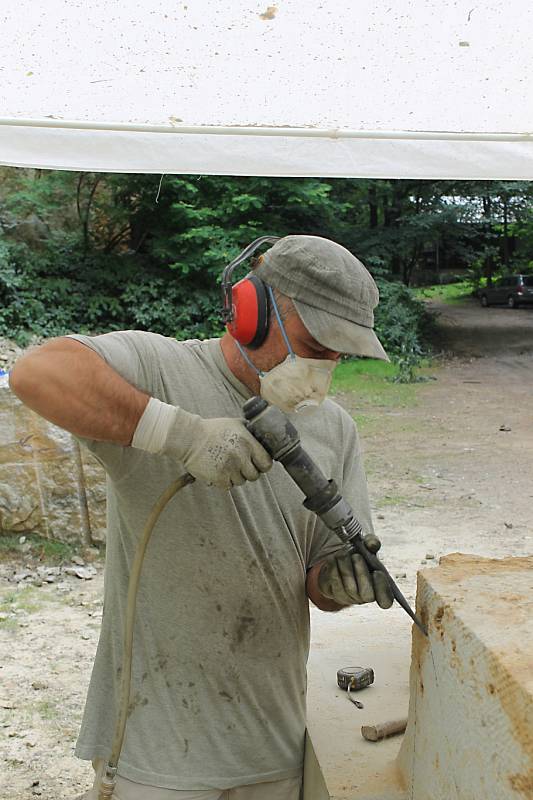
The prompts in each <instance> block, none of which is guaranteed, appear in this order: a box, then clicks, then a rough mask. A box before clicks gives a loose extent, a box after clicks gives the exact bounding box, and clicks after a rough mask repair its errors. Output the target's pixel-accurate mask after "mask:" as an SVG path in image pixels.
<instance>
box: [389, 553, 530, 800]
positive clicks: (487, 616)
mask: <svg viewBox="0 0 533 800" xmlns="http://www.w3.org/2000/svg"><path fill="white" fill-rule="evenodd" d="M418 580H419V583H418V597H417V605H418V611H419V613H420V614H421V615H422V618H423V620H424V622H425V623H426V624H427V626H428V632H429V637H428V638H426V637H424V636H423V634H421V633H420V631H419V630H418V629H417V628H416V627H413V646H412V660H411V673H410V705H409V724H408V727H407V731H406V734H405V738H404V741H403V743H402V747H401V750H400V755H399V759H398V763H399V766H400V770H401V774H402V776H403V779H404V781H405V784H406V788H407V797H409V800H526V799H529V800H531V798H533V557H530V558H508V559H501V560H499V559H485V558H479V557H477V556H467V555H458V554H454V555H451V556H447V557H445V558H444V559H442V560H441V563H440V565H439V567H438V568H436V569H432V570H425V571H424V572H421V573H419V578H418Z"/></svg>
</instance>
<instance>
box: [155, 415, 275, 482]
mask: <svg viewBox="0 0 533 800" xmlns="http://www.w3.org/2000/svg"><path fill="white" fill-rule="evenodd" d="M174 411H175V418H174V420H173V421H172V424H171V426H170V428H169V431H168V434H167V437H166V440H165V443H164V446H163V448H162V449H161V451H160V452H161V453H164V454H166V455H169V456H173V457H175V458H176V459H177V460H179V461H181V462H182V463H183V464H184V465H185V468H186V469H187V471H188V472H190V474H191V475H193V476H194V477H195V478H199V479H200V480H203V481H206V482H207V483H209V484H211V485H213V486H217V487H218V488H220V489H231V487H232V486H240V485H241V484H243V483H244V482H245V481H255V480H257V478H259V476H260V474H261V472H267V471H268V470H269V469H270V467H271V466H272V459H271V457H270V456H269V454H268V453H267V451H266V450H265V449H264V447H263V446H262V445H260V444H259V442H258V441H257V439H255V438H254V437H253V436H252V434H251V433H250V432H249V431H248V430H247V429H246V428H245V426H244V423H243V422H242V421H241V420H239V419H232V418H231V417H222V418H216V419H203V417H199V416H198V415H197V414H190V413H189V412H188V411H184V410H183V409H182V408H179V407H178V406H175V407H174Z"/></svg>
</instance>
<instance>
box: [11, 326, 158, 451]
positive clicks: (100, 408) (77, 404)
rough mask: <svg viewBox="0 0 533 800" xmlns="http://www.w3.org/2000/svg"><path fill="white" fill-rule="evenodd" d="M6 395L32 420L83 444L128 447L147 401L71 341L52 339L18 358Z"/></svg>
mask: <svg viewBox="0 0 533 800" xmlns="http://www.w3.org/2000/svg"><path fill="white" fill-rule="evenodd" d="M9 385H10V387H11V390H12V391H13V392H14V393H15V394H16V395H17V397H19V398H20V400H22V402H23V403H24V404H25V405H27V406H29V408H31V409H32V410H33V411H36V412H37V414H40V416H42V417H44V418H45V419H47V420H49V421H50V422H53V423H54V424H55V425H58V426H59V427H61V428H64V429H65V430H67V431H70V433H74V434H76V435H78V436H83V437H85V438H87V439H97V440H99V441H103V442H114V443H115V444H120V445H123V446H127V445H129V444H131V440H132V438H133V434H134V432H135V428H136V427H137V423H138V421H139V419H140V417H141V415H142V414H143V411H144V409H145V407H146V405H147V403H148V401H149V399H150V398H149V396H148V395H146V394H144V393H143V392H141V391H139V390H138V389H136V388H135V387H134V386H132V385H131V384H129V383H128V382H127V381H126V380H124V378H122V376H121V375H119V374H118V373H117V372H115V370H114V369H112V368H111V367H110V366H109V365H108V364H107V363H106V362H105V361H104V359H103V358H101V357H100V356H99V355H98V354H97V353H95V352H94V351H93V350H91V349H90V348H89V347H87V346H86V345H84V344H82V343H81V342H78V341H76V340H75V339H67V338H59V339H53V340H52V341H50V342H47V343H46V344H43V345H41V346H40V347H37V348H35V349H33V350H30V351H29V352H28V353H26V354H25V355H24V356H22V357H21V358H20V359H19V360H18V361H17V363H16V364H15V366H14V367H13V369H12V370H11V372H10V374H9Z"/></svg>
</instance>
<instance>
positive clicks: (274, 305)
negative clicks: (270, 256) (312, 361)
mask: <svg viewBox="0 0 533 800" xmlns="http://www.w3.org/2000/svg"><path fill="white" fill-rule="evenodd" d="M267 289H268V292H269V294H270V299H271V300H272V306H273V308H274V312H275V314H276V319H277V321H278V325H279V327H280V330H281V334H282V336H283V338H284V340H285V344H286V345H287V350H288V351H289V355H290V357H291V359H292V360H293V361H294V359H295V358H296V356H295V355H294V352H293V349H292V347H291V343H290V342H289V337H288V336H287V334H286V333H285V328H284V326H283V322H282V321H281V316H280V313H279V311H278V306H277V303H276V300H275V298H274V292H273V291H272V287H271V286H267Z"/></svg>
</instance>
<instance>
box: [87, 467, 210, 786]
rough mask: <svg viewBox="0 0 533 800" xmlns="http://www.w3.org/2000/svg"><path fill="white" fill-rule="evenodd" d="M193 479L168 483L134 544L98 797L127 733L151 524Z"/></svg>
mask: <svg viewBox="0 0 533 800" xmlns="http://www.w3.org/2000/svg"><path fill="white" fill-rule="evenodd" d="M194 480H195V479H194V478H193V476H192V475H189V474H188V473H185V474H184V475H181V477H179V478H178V479H177V480H175V481H174V482H173V483H171V484H170V486H169V487H168V488H167V489H166V490H165V491H164V492H163V494H162V495H161V497H160V498H159V500H158V501H157V503H156V504H155V506H154V507H153V508H152V511H151V512H150V516H149V517H148V520H147V522H146V525H145V526H144V530H143V532H142V536H141V539H140V541H139V544H138V545H137V550H136V552H135V558H134V559H133V565H132V568H131V573H130V579H129V583H128V598H127V604H126V625H125V630H124V643H123V651H122V675H121V685H120V701H119V712H118V718H117V723H116V726H115V735H114V738H113V744H112V747H111V755H110V757H109V760H108V761H107V763H106V766H105V769H104V771H103V773H102V777H101V779H100V785H99V787H98V800H109V798H111V797H113V792H114V790H115V784H116V780H117V777H116V776H117V769H118V760H119V758H120V752H121V750H122V743H123V741H124V734H125V732H126V722H127V720H128V708H129V704H130V693H131V663H132V650H133V624H134V621H135V605H136V601H137V589H138V588H139V578H140V575H141V568H142V565H143V561H144V554H145V552H146V548H147V546H148V542H149V541H150V537H151V535H152V531H153V529H154V526H155V524H156V522H157V520H158V519H159V517H160V516H161V513H162V511H163V509H164V508H165V506H166V505H167V503H169V501H170V500H172V498H173V497H174V495H175V494H176V493H177V492H179V491H180V489H183V488H184V487H185V486H187V484H189V483H193V482H194Z"/></svg>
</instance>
